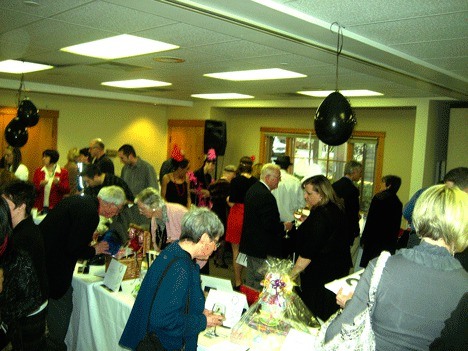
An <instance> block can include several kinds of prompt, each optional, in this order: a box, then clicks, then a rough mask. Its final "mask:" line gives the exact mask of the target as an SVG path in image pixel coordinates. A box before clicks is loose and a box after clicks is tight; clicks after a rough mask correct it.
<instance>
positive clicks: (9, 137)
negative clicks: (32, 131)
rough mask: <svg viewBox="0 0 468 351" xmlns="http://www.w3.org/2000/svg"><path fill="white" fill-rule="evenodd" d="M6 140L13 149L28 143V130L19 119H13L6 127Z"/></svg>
mask: <svg viewBox="0 0 468 351" xmlns="http://www.w3.org/2000/svg"><path fill="white" fill-rule="evenodd" d="M5 140H6V141H7V143H8V144H10V145H11V146H13V147H22V146H24V145H25V144H26V143H27V142H28V129H27V128H26V127H25V126H24V124H23V123H22V122H21V121H20V119H19V118H18V117H15V118H13V119H12V120H11V122H10V123H8V125H7V126H6V128H5Z"/></svg>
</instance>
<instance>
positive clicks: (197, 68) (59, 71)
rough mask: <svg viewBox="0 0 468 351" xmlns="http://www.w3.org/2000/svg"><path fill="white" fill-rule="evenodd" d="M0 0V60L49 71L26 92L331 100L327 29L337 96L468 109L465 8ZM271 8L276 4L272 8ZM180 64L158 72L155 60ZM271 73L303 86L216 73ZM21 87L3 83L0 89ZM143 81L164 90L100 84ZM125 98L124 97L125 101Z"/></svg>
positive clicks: (404, 2)
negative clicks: (78, 48)
mask: <svg viewBox="0 0 468 351" xmlns="http://www.w3.org/2000/svg"><path fill="white" fill-rule="evenodd" d="M36 2H37V3H38V6H31V5H27V4H25V3H24V1H23V0H0V60H4V59H23V60H27V61H32V62H38V63H45V64H50V65H54V66H56V68H55V69H52V70H48V71H43V72H36V73H29V74H26V75H25V78H24V79H25V82H26V84H25V86H26V89H29V90H31V91H45V92H57V93H60V92H63V93H67V94H71V95H73V94H77V95H86V94H88V93H90V92H89V90H91V91H92V94H91V95H93V96H101V95H102V96H103V97H111V96H114V97H115V98H119V96H120V98H125V96H127V97H128V96H131V97H133V98H135V99H141V101H148V102H150V101H153V102H161V103H168V104H183V103H186V102H190V101H195V100H196V99H194V98H191V97H190V95H191V94H200V93H220V92H221V93H227V92H234V93H242V94H249V95H254V96H255V99H256V100H288V99H304V98H305V97H304V96H301V95H298V94H296V91H298V90H319V89H323V90H333V89H335V68H336V45H337V34H336V26H335V27H333V29H334V30H333V31H331V30H330V26H331V23H333V22H339V23H340V24H341V25H342V26H344V31H343V34H344V45H343V51H342V54H341V55H340V59H339V82H338V87H339V89H370V90H375V91H378V92H381V93H384V94H385V95H384V98H401V97H404V98H408V97H409V98H421V97H422V98H442V99H447V100H449V99H455V100H461V101H466V100H468V45H467V43H468V40H467V39H468V38H467V37H468V1H466V0H449V1H440V0H409V1H408V0H392V1H388V0H290V1H288V0H274V2H275V3H276V4H279V5H281V6H284V7H286V8H288V9H289V10H293V11H290V12H294V11H296V12H297V13H301V14H302V18H298V17H297V16H296V15H295V13H292V14H284V13H281V12H279V11H277V10H274V9H271V8H269V7H266V6H264V5H262V4H259V2H261V1H260V0H257V1H252V0H193V1H190V0H180V1H178V0H161V1H156V0H59V1H57V0H36ZM269 2H273V1H269ZM124 33H126V34H133V35H137V36H141V37H145V38H151V39H155V40H159V41H164V42H168V43H171V44H175V45H179V46H180V49H177V50H172V51H167V52H163V53H157V54H149V55H142V56H138V57H134V58H127V59H119V60H112V61H103V60H100V59H94V58H88V57H84V56H78V55H73V54H69V53H65V52H60V51H59V49H60V48H62V47H65V46H70V45H74V44H79V43H82V42H86V41H91V40H97V39H102V38H106V37H109V36H114V35H118V34H124ZM168 56H169V57H176V58H182V59H184V60H185V62H184V63H160V62H156V61H154V58H156V57H168ZM272 67H279V68H284V69H288V70H292V71H296V72H299V73H303V74H306V75H307V78H299V79H289V80H277V81H263V82H228V81H223V80H218V79H213V78H206V77H203V74H205V73H213V72H220V71H231V70H242V69H260V68H272ZM20 78H21V77H20V76H19V75H12V74H4V73H0V88H9V89H18V88H19V82H20ZM135 78H146V79H155V80H161V81H165V82H171V83H172V86H169V87H162V88H154V89H143V90H131V91H129V90H122V89H118V88H111V87H105V86H101V85H100V83H101V82H103V81H110V80H124V79H135ZM122 94H126V95H122Z"/></svg>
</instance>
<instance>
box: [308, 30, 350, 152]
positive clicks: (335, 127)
mask: <svg viewBox="0 0 468 351" xmlns="http://www.w3.org/2000/svg"><path fill="white" fill-rule="evenodd" d="M334 25H337V26H338V30H337V36H338V41H337V44H336V85H335V91H334V92H332V93H331V94H329V95H328V96H327V97H326V98H325V100H323V101H322V103H321V104H320V106H319V108H318V109H317V112H316V113H315V118H314V128H315V132H316V133H317V137H318V138H319V139H320V141H322V142H324V143H325V144H327V145H331V146H337V145H341V144H343V143H345V142H346V141H347V140H348V139H349V137H350V136H351V134H352V133H353V129H354V126H355V125H356V118H355V116H354V112H353V110H352V109H351V105H350V104H349V101H348V100H347V99H346V98H345V97H344V96H343V95H342V94H341V93H340V92H339V91H338V58H339V56H340V54H341V50H342V49H343V27H342V26H341V25H340V24H339V23H338V22H334V23H332V24H331V27H330V30H332V28H333V26H334Z"/></svg>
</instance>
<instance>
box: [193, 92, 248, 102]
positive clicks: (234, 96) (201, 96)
mask: <svg viewBox="0 0 468 351" xmlns="http://www.w3.org/2000/svg"><path fill="white" fill-rule="evenodd" d="M190 96H192V97H194V98H198V99H207V100H233V99H253V98H254V96H252V95H244V94H237V93H221V94H192V95H190Z"/></svg>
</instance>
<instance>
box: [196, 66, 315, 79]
mask: <svg viewBox="0 0 468 351" xmlns="http://www.w3.org/2000/svg"><path fill="white" fill-rule="evenodd" d="M203 76H205V77H210V78H218V79H225V80H232V81H247V80H267V79H289V78H304V77H307V76H306V75H305V74H301V73H296V72H292V71H287V70H285V69H281V68H267V69H254V70H247V71H233V72H219V73H208V74H204V75H203Z"/></svg>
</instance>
